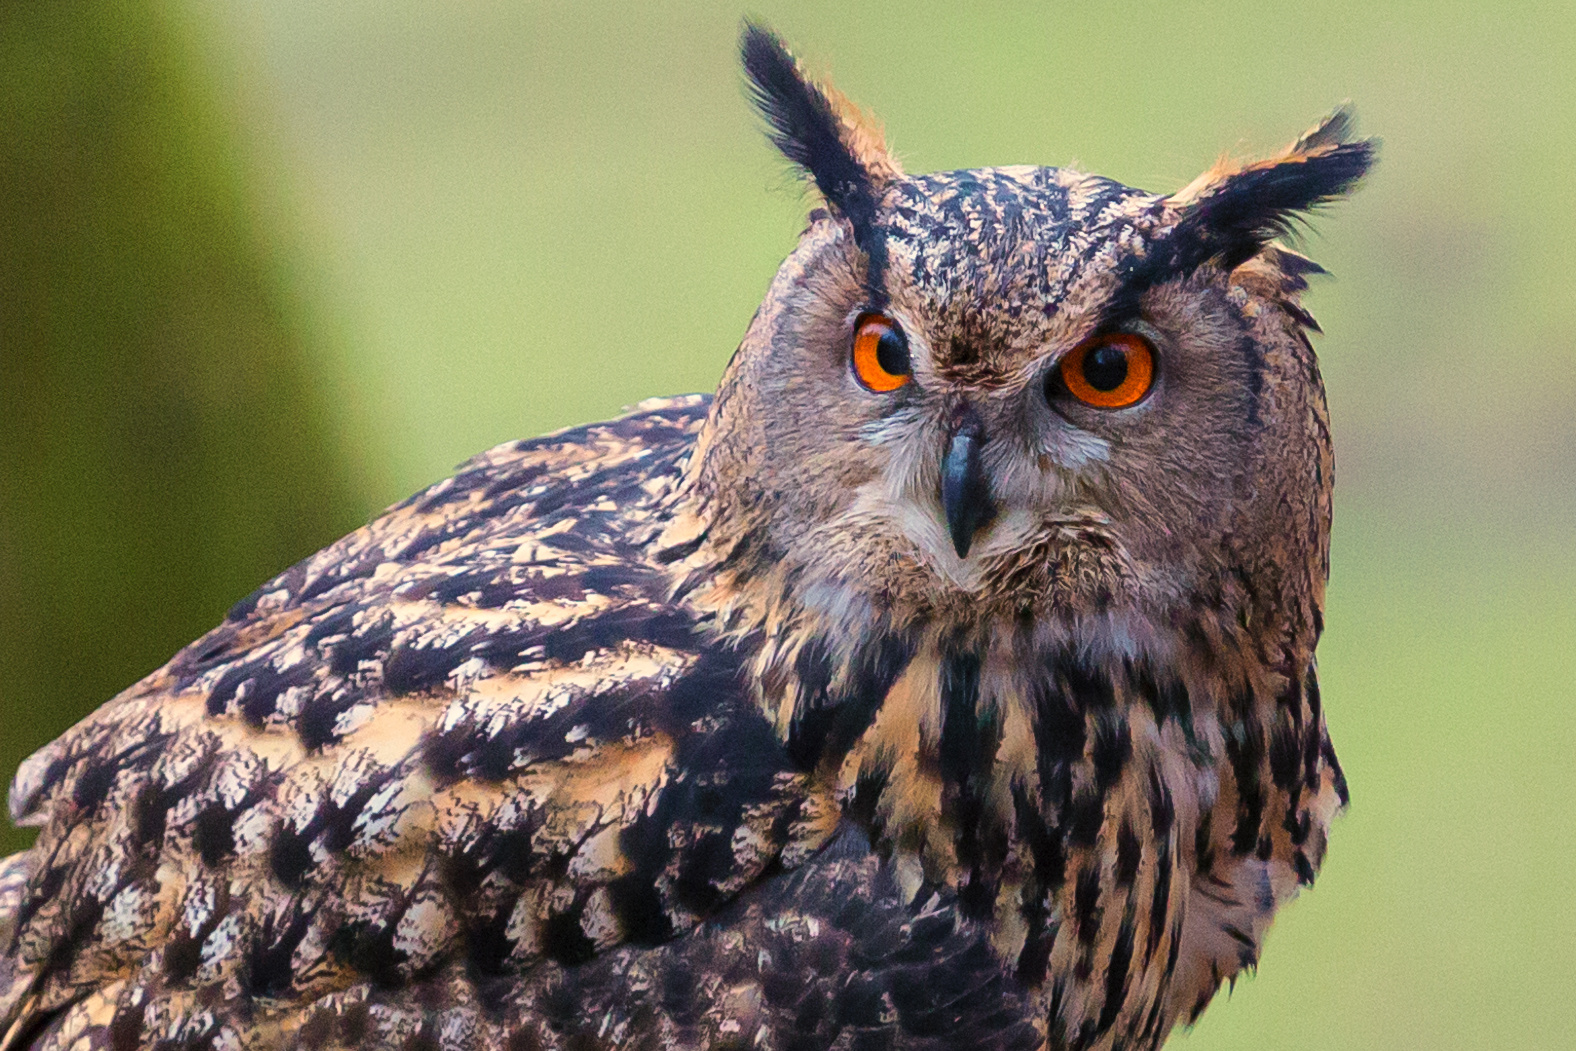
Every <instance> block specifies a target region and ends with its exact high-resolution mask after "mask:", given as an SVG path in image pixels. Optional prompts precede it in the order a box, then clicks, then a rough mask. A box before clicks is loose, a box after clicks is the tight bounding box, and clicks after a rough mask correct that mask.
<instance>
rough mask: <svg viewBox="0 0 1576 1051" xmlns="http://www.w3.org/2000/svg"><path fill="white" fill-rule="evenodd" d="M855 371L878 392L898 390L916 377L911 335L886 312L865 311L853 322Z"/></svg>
mask: <svg viewBox="0 0 1576 1051" xmlns="http://www.w3.org/2000/svg"><path fill="white" fill-rule="evenodd" d="M853 364H854V375H855V376H858V377H859V382H860V383H863V384H864V385H865V387H866V388H867V389H868V390H873V391H875V392H876V393H877V394H885V393H887V392H888V391H894V390H897V389H898V388H899V387H901V386H903V385H904V384H905V383H907V382H908V381H909V380H910V379H912V378H913V371H914V368H913V365H912V364H911V363H910V362H909V360H908V337H907V336H905V335H903V328H902V326H901V325H899V324H898V323H897V322H896V321H894V320H892V319H891V318H889V317H887V316H886V315H885V314H862V315H860V317H859V320H858V321H856V322H855V323H854V351H853Z"/></svg>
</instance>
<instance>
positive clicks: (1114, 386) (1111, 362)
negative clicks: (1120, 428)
mask: <svg viewBox="0 0 1576 1051" xmlns="http://www.w3.org/2000/svg"><path fill="white" fill-rule="evenodd" d="M1057 374H1058V375H1060V377H1061V381H1062V383H1061V385H1062V386H1063V387H1065V388H1066V390H1067V392H1068V393H1069V394H1071V395H1072V396H1073V397H1075V398H1077V399H1078V400H1079V401H1081V402H1083V403H1084V404H1086V405H1093V406H1095V407H1096V408H1100V409H1125V408H1127V407H1128V406H1129V405H1136V404H1138V402H1139V400H1140V399H1142V398H1143V396H1144V395H1145V394H1148V393H1149V388H1150V387H1152V386H1154V382H1155V352H1154V348H1153V347H1151V346H1150V345H1149V341H1148V340H1146V339H1145V338H1144V337H1143V336H1139V335H1135V334H1133V333H1131V332H1112V333H1110V334H1108V335H1104V336H1097V337H1095V338H1094V339H1091V340H1089V341H1088V342H1087V343H1084V344H1082V345H1080V346H1078V347H1077V348H1075V349H1074V350H1073V352H1072V353H1071V354H1068V355H1067V356H1066V357H1065V358H1063V359H1062V363H1061V365H1060V367H1059V368H1058V369H1057Z"/></svg>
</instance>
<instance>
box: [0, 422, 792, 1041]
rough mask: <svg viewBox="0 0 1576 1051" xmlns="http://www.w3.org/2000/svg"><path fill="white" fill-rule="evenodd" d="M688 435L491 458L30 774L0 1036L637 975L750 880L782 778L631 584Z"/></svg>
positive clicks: (278, 1035)
mask: <svg viewBox="0 0 1576 1051" xmlns="http://www.w3.org/2000/svg"><path fill="white" fill-rule="evenodd" d="M706 406H707V401H706V399H703V398H690V399H681V400H674V401H670V402H665V403H658V404H651V405H647V406H643V408H644V411H642V412H638V413H636V414H634V415H631V416H628V417H624V418H622V419H620V420H615V421H612V422H610V423H607V424H600V425H596V426H593V427H586V428H580V429H577V430H572V431H567V432H563V433H561V434H559V435H555V436H552V437H549V438H545V439H539V440H536V441H529V442H518V443H512V444H510V445H505V446H500V447H498V448H496V449H493V450H491V451H490V452H487V453H484V454H483V455H481V456H479V457H477V458H475V459H474V460H471V461H470V462H469V463H467V464H465V465H464V466H463V467H462V468H461V469H460V471H459V472H458V473H457V474H456V475H455V476H454V477H452V478H450V479H446V480H445V481H443V482H440V483H438V484H437V485H434V486H432V487H430V488H428V489H427V490H425V491H424V492H422V493H420V494H418V495H416V496H415V497H412V498H411V499H410V500H407V501H405V502H404V503H402V504H399V505H397V506H395V507H394V508H391V509H390V510H389V511H388V512H387V513H386V514H384V515H383V516H382V517H381V518H379V519H378V520H377V521H375V522H373V523H372V524H370V525H369V526H367V527H366V528H364V529H361V530H359V531H358V532H356V533H353V534H351V535H350V536H348V537H346V538H344V539H343V540H341V541H339V542H338V543H336V544H334V545H332V546H331V547H329V548H326V549H325V550H324V551H322V552H320V553H319V554H317V555H314V556H312V557H311V558H308V559H307V560H305V561H304V562H302V563H300V564H299V565H297V566H295V567H292V568H291V569H289V570H287V571H286V572H284V573H282V574H281V575H280V576H278V577H276V578H275V579H274V580H271V581H269V582H268V583H267V584H265V585H263V586H262V587H261V588H259V589H258V590H257V591H256V592H254V593H253V594H252V595H251V596H249V597H248V598H246V599H244V600H243V601H242V602H240V603H238V604H237V605H236V606H235V607H234V609H232V610H231V612H230V613H229V615H228V616H227V617H226V619H225V622H224V623H223V624H221V625H220V626H219V627H217V628H215V629H214V630H213V631H212V632H209V633H208V634H207V635H205V636H204V637H203V638H201V639H199V640H197V641H196V642H194V643H193V644H192V645H190V646H188V647H187V648H186V649H184V650H183V651H181V652H180V653H179V654H177V655H176V656H175V657H174V658H173V659H172V660H171V661H170V662H169V663H168V664H167V665H165V666H164V667H163V668H161V669H159V670H158V671H156V672H154V673H153V674H152V675H150V676H149V677H148V678H146V679H145V680H143V681H142V682H141V683H138V684H137V685H136V686H134V687H132V688H131V689H129V690H127V691H126V692H125V693H123V694H121V695H120V696H118V697H116V698H115V699H113V700H112V701H110V702H109V703H108V704H106V705H105V706H104V707H103V708H102V709H100V710H99V711H98V712H97V713H95V714H94V715H92V716H90V717H89V718H88V719H87V720H85V721H84V722H83V723H81V724H79V725H78V726H77V727H75V728H73V729H72V730H71V731H69V732H68V733H67V734H65V735H63V736H62V737H61V738H60V739H59V740H57V741H56V742H54V743H53V744H51V745H49V746H48V747H46V748H45V749H44V750H42V751H41V752H39V753H38V754H37V755H35V756H34V757H33V758H31V759H29V760H28V761H27V763H25V764H24V765H23V767H22V769H21V770H20V771H19V773H18V774H17V778H16V781H15V783H14V785H13V787H12V793H11V809H12V815H13V817H14V818H15V819H16V820H18V821H20V822H24V823H29V824H34V825H37V826H39V827H40V828H41V829H42V833H41V835H40V838H39V841H38V843H37V845H36V846H35V847H34V848H33V850H31V851H30V852H28V853H27V854H25V855H21V856H19V858H16V859H12V860H11V861H9V862H8V863H7V865H6V868H5V869H4V871H3V873H0V910H3V913H4V919H3V921H0V934H4V935H6V941H5V944H4V945H0V950H3V951H4V961H5V967H6V968H7V969H6V970H5V971H4V972H0V977H3V978H5V979H6V980H7V983H8V984H7V986H6V987H5V988H0V997H3V1000H0V1009H3V1014H0V1023H3V1027H13V1037H14V1038H19V1037H17V1034H21V1033H23V1032H28V1033H33V1032H39V1031H44V1030H42V1029H41V1028H40V1027H43V1026H46V1025H47V1026H48V1027H49V1028H48V1029H47V1033H48V1034H51V1035H47V1036H45V1037H44V1038H43V1039H42V1040H41V1042H40V1043H39V1046H55V1045H57V1044H58V1045H60V1046H64V1042H65V1041H67V1040H68V1039H75V1038H77V1037H78V1036H80V1035H81V1034H83V1033H85V1032H88V1031H90V1030H92V1029H93V1027H94V1026H109V1027H111V1028H113V1027H115V1026H120V1027H121V1031H122V1034H123V1035H122V1037H121V1038H119V1039H120V1040H121V1043H119V1044H117V1045H116V1046H136V1045H137V1043H138V1041H139V1040H148V1039H151V1036H150V1033H151V1030H150V1029H149V1028H148V1027H149V1026H151V1025H153V1024H154V1023H155V1022H157V1023H158V1024H159V1025H162V1026H165V1027H166V1029H165V1031H166V1032H168V1031H174V1030H171V1029H169V1028H168V1027H171V1026H173V1027H174V1029H175V1030H180V1031H182V1032H186V1033H187V1037H186V1038H183V1039H188V1038H190V1040H191V1042H192V1043H193V1044H195V1043H196V1042H200V1041H199V1040H197V1039H196V1038H197V1037H201V1038H202V1039H204V1040H207V1039H212V1040H215V1041H217V1042H219V1043H226V1042H238V1043H236V1046H248V1045H251V1044H256V1045H257V1046H267V1045H270V1044H273V1043H277V1042H278V1040H280V1039H283V1038H284V1036H285V1035H286V1034H287V1033H288V1032H289V1031H290V1030H291V1028H292V1026H294V1025H296V1024H298V1023H299V1021H300V1020H299V1019H296V1020H295V1021H292V1020H291V1019H292V1018H293V1017H294V1016H292V1015H291V1014H290V1012H289V1011H288V1010H286V1011H284V1013H283V1014H280V1013H279V1011H278V1010H275V1011H274V1012H273V1013H272V1014H270V1015H269V1017H271V1018H274V1019H275V1021H274V1022H271V1023H269V1025H270V1026H275V1027H276V1028H274V1029H268V1030H267V1031H266V1032H265V1029H266V1027H265V1028H258V1026H259V1025H260V1024H261V1023H259V1022H258V1021H257V1018H258V1017H260V1015H258V1011H259V1010H260V1005H263V1004H273V1005H276V1007H277V1005H279V1004H281V1003H285V1004H309V1003H312V1002H314V1001H321V1000H322V999H323V998H325V997H328V998H332V997H345V996H350V997H352V998H354V997H357V996H365V995H366V990H368V989H381V990H388V989H397V988H402V987H405V986H408V985H410V984H411V983H414V982H418V981H421V980H423V979H424V978H425V977H426V976H429V975H432V974H434V973H438V972H440V971H443V970H444V969H445V968H455V967H458V968H461V969H462V970H463V971H464V972H465V973H467V974H470V975H472V976H474V977H477V978H480V979H483V980H485V979H487V978H489V977H496V976H503V975H509V974H515V975H518V974H520V973H522V972H524V971H527V970H529V969H531V968H532V967H535V966H537V965H538V964H540V963H541V962H543V961H548V962H551V963H555V964H563V965H568V964H575V963H580V962H584V961H586V960H588V959H591V958H592V957H594V956H596V955H597V954H599V953H602V952H605V951H607V950H609V949H610V948H612V947H615V946H617V945H619V944H621V943H625V942H633V943H636V944H641V945H650V944H657V943H661V942H663V941H665V940H668V939H670V938H672V937H674V936H675V935H676V934H678V933H681V932H683V931H685V930H688V929H690V928H691V927H693V926H694V925H695V924H696V923H697V922H699V921H700V920H701V919H703V918H705V917H706V916H708V915H710V914H712V913H713V912H715V911H716V910H717V909H718V908H720V907H722V906H723V905H724V904H726V902H727V901H728V900H729V899H730V898H731V897H732V896H733V895H735V894H737V892H738V891H739V890H741V889H742V888H743V887H745V886H747V885H749V884H750V883H751V882H753V881H755V880H756V879H758V878H759V877H760V876H761V875H762V873H764V872H765V871H766V870H767V868H768V867H769V866H771V865H772V864H773V863H774V861H775V860H776V859H777V858H778V857H779V855H780V854H781V853H782V851H783V849H784V846H785V844H786V843H787V841H788V839H789V836H790V829H801V830H802V828H803V823H802V822H801V823H799V824H798V825H796V824H795V822H796V820H797V818H798V817H799V812H800V808H801V802H800V801H801V797H802V796H803V795H805V793H806V784H805V775H803V774H800V773H798V772H796V771H795V770H794V769H793V768H792V766H791V764H790V763H789V762H788V759H787V757H786V755H785V754H784V752H783V749H782V746H781V745H780V744H779V743H778V741H777V739H776V737H775V736H774V735H773V733H772V731H771V728H770V727H769V726H768V725H767V724H766V722H765V721H764V719H763V718H762V717H761V716H760V715H759V713H758V710H757V708H756V706H755V705H754V704H753V703H752V701H751V700H750V698H749V697H748V696H747V694H746V691H745V689H744V687H743V685H742V680H741V677H740V670H739V666H738V660H737V658H736V657H735V656H734V655H733V654H731V653H730V652H728V651H726V650H723V649H719V648H716V647H714V646H711V645H709V644H707V643H706V642H704V641H703V639H702V637H701V636H700V635H698V634H697V632H696V628H697V622H696V619H695V617H694V615H692V614H690V613H689V612H687V611H685V610H683V609H681V608H678V607H677V606H675V605H674V604H673V603H672V602H671V601H670V600H669V582H668V578H667V576H666V573H665V572H664V570H663V569H662V568H661V567H660V566H658V565H656V564H655V563H654V562H652V561H651V560H650V558H649V557H648V555H647V549H648V546H649V544H650V542H651V540H652V539H653V538H654V537H655V536H656V534H657V532H658V531H659V530H660V529H661V527H662V525H663V523H664V521H665V519H664V514H665V510H664V508H665V502H664V501H665V498H666V497H667V496H669V495H670V494H671V492H672V491H673V488H674V486H675V485H677V483H678V481H679V478H680V475H681V473H682V469H683V466H684V461H685V458H686V456H687V455H688V453H689V450H690V448H691V446H692V444H693V441H694V438H695V435H696V433H697V431H698V429H699V427H700V424H701V422H702V420H703V418H704V415H705V412H706ZM803 853H804V850H803V848H802V845H801V849H800V850H799V854H800V855H802V854H803ZM358 990H360V992H358ZM219 1005H228V1006H222V1007H221V1006H219ZM248 1018H251V1019H253V1020H252V1021H251V1022H248V1021H247V1019H248ZM249 1027H250V1028H249ZM126 1034H130V1035H126ZM138 1034H141V1035H140V1036H139V1035H138ZM225 1034H228V1036H226V1035H225ZM248 1034H250V1035H248ZM270 1034H272V1035H270ZM221 1036H223V1037H224V1039H223V1040H221V1039H220V1037H221Z"/></svg>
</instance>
